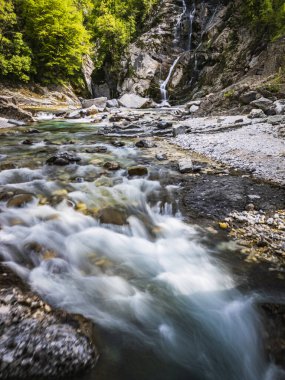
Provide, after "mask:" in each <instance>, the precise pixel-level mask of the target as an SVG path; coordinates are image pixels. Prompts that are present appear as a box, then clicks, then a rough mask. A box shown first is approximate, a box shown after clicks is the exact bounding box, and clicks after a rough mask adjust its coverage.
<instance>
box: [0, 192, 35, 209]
mask: <svg viewBox="0 0 285 380" xmlns="http://www.w3.org/2000/svg"><path fill="white" fill-rule="evenodd" d="M33 200H35V197H34V195H33V194H18V195H15V196H14V197H13V198H11V199H10V200H9V201H8V202H7V207H10V208H12V207H15V208H20V207H24V206H25V205H26V204H28V203H30V202H32V201H33Z"/></svg>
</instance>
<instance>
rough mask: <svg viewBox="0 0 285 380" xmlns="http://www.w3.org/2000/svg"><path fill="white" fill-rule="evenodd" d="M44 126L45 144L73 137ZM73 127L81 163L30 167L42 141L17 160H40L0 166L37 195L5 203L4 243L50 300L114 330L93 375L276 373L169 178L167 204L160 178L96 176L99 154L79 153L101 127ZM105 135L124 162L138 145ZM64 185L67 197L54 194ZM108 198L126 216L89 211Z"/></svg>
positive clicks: (4, 250)
mask: <svg viewBox="0 0 285 380" xmlns="http://www.w3.org/2000/svg"><path fill="white" fill-rule="evenodd" d="M44 125H45V124H43V126H44ZM63 126H64V128H62V127H63ZM38 128H40V127H38ZM42 128H43V129H42V131H43V134H42V135H41V134H39V136H38V135H37V136H38V137H37V138H38V139H39V143H40V141H42V139H43V138H45V139H46V138H49V140H50V139H51V136H54V138H56V141H61V142H62V143H63V141H66V140H67V139H68V138H70V137H69V136H68V133H67V131H68V128H70V127H68V124H64V125H59V126H58V124H55V123H54V124H52V123H50V124H49V125H48V127H46V129H44V127H42ZM76 128H77V130H78V132H77V133H74V132H73V133H72V139H73V140H75V141H78V142H77V145H75V146H76V149H77V151H78V152H82V153H80V156H81V158H82V165H69V167H67V168H66V169H62V168H53V167H47V166H43V167H35V166H36V165H38V164H36V163H37V162H38V160H39V157H41V156H40V155H41V154H42V153H40V152H42V147H41V148H39V150H37V149H38V148H36V147H31V148H28V147H24V146H22V147H21V152H18V151H17V154H19V156H16V157H15V162H16V161H17V159H18V160H19V163H20V162H21V163H22V164H25V162H31V160H36V161H35V162H33V161H32V167H31V168H30V169H28V168H23V169H20V168H19V169H11V170H4V171H2V172H1V173H0V185H1V186H2V189H5V190H6V191H16V192H17V191H22V192H26V193H30V194H31V193H32V194H35V195H36V196H37V197H35V198H34V200H33V201H31V202H30V203H27V204H26V205H25V206H24V207H23V208H19V209H17V208H11V207H7V204H6V202H5V201H3V200H2V201H1V202H0V207H1V213H0V224H1V230H0V252H1V254H2V257H3V259H4V260H5V261H6V263H7V264H8V265H10V266H11V267H12V268H13V269H14V270H16V271H18V273H20V274H21V275H22V276H23V277H24V278H26V280H27V281H28V282H29V283H30V284H31V286H32V288H33V289H34V290H35V291H36V292H39V293H40V294H41V295H42V296H43V297H44V298H45V299H47V300H48V301H49V302H51V303H52V304H53V305H55V306H58V307H60V308H63V309H66V310H68V311H69V312H74V313H80V314H83V315H85V316H86V317H87V318H90V319H91V320H93V321H94V323H95V324H96V325H97V326H99V328H100V329H101V331H103V332H105V334H106V336H109V338H108V339H109V340H108V347H107V348H106V349H103V353H104V355H103V356H102V359H101V360H102V361H103V362H104V360H105V362H106V363H105V369H104V371H102V373H101V374H100V371H99V374H97V372H96V371H95V374H94V375H92V374H91V375H90V376H91V377H90V376H89V377H88V379H89V380H91V379H95V378H96V379H97V380H106V379H108V378H112V379H114V380H123V379H124V380H125V379H134V378H135V379H138V380H146V379H156V380H174V379H175V380H176V379H181V380H189V379H191V380H273V379H274V380H277V379H278V377H277V373H276V372H277V371H276V369H275V367H274V366H271V365H268V363H267V362H266V360H265V359H264V356H263V349H262V341H261V339H260V335H261V334H260V328H261V322H260V320H259V317H258V314H257V312H256V310H255V307H254V301H255V300H254V297H250V296H245V295H242V294H241V293H240V292H239V291H238V290H237V289H236V286H235V282H234V281H233V279H232V278H231V276H230V274H229V273H228V271H227V269H226V268H224V267H223V265H222V264H221V262H219V261H217V260H216V259H214V257H213V256H212V255H211V252H210V251H209V249H207V248H206V247H205V246H203V245H202V244H201V241H200V236H199V234H198V232H197V231H196V229H195V228H193V227H192V226H189V225H186V224H185V223H183V221H182V220H181V218H179V215H178V216H176V217H175V216H173V208H172V207H171V203H172V202H175V201H174V199H175V197H174V196H172V195H171V194H172V192H173V191H175V189H173V187H169V188H167V189H166V190H167V191H168V194H169V199H170V201H169V202H170V203H169V205H168V206H167V205H166V206H164V207H162V206H163V205H162V204H161V203H160V202H158V203H156V202H154V201H151V199H152V195H155V197H156V198H157V197H158V195H159V194H160V192H161V191H162V188H161V185H160V183H159V182H158V181H152V180H150V179H147V178H145V179H132V180H131V179H127V178H126V177H125V176H124V173H123V172H119V173H118V174H115V175H113V176H110V177H109V178H104V177H100V166H96V164H94V162H95V161H96V160H95V161H94V156H92V155H90V154H86V153H84V152H86V149H87V148H88V144H89V143H88V142H89V141H90V134H92V131H93V130H94V127H93V126H92V127H90V128H87V129H86V127H85V130H84V129H83V130H80V125H78V126H77V127H76ZM97 138H98V137H97ZM79 141H80V143H79ZM103 143H104V141H103ZM101 144H102V141H101ZM3 146H5V147H7V148H5V151H3V152H2V153H3V155H4V156H5V155H7V156H9V154H10V152H12V151H13V152H15V151H16V150H15V146H16V147H18V146H19V144H18V142H16V141H15V142H14V143H13V141H11V139H9V138H7V141H6V140H5V141H4V143H3ZM105 146H106V147H108V149H109V150H110V153H108V155H109V156H108V157H106V158H105V159H107V158H109V159H110V158H114V157H115V159H116V160H119V161H121V165H122V166H124V165H128V162H130V161H131V162H132V161H133V160H134V159H135V157H136V154H137V153H136V152H135V151H134V149H132V148H129V147H126V148H114V147H111V146H110V145H108V143H105ZM93 147H94V146H93ZM89 148H90V146H89ZM24 149H26V150H25V151H23V150H24ZM28 149H29V150H28ZM46 149H51V152H52V151H53V150H52V149H54V148H53V147H51V146H46ZM65 149H66V147H65ZM73 149H74V147H73ZM23 157H26V160H27V161H25V160H23ZM101 157H102V156H101ZM97 161H98V158H97ZM91 162H93V164H91ZM94 176H95V178H98V179H97V180H94V179H93V180H92V181H90V180H89V181H86V180H83V181H74V178H78V177H81V178H82V177H83V178H90V177H91V178H92V177H93V178H94ZM59 195H65V196H63V199H61V201H58V202H54V200H53V201H51V202H48V201H47V200H48V199H53V197H56V196H59ZM108 207H111V208H112V207H113V208H114V207H115V209H116V210H125V211H126V212H127V214H128V215H129V217H128V220H127V223H125V224H123V225H121V226H120V225H118V224H112V223H109V224H102V223H100V222H99V220H98V218H96V217H94V216H92V215H93V214H94V215H96V213H97V212H98V210H100V209H104V208H108ZM33 247H42V249H41V250H39V249H38V248H37V249H35V248H33ZM46 252H48V254H47V253H46ZM110 336H111V338H110ZM130 358H131V360H130ZM108 371H109V372H108ZM92 376H94V377H92ZM280 379H281V377H280Z"/></svg>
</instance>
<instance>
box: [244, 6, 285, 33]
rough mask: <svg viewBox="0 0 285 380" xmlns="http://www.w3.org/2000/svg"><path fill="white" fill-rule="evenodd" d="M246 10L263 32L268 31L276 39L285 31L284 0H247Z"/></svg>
mask: <svg viewBox="0 0 285 380" xmlns="http://www.w3.org/2000/svg"><path fill="white" fill-rule="evenodd" d="M244 7H245V12H246V14H247V17H248V18H249V19H250V21H251V22H252V23H253V24H254V25H255V26H256V27H258V28H259V31H261V32H265V31H266V32H268V35H269V36H270V38H273V39H276V38H278V37H280V36H282V35H283V34H284V33H285V3H284V0H246V1H245V2H244Z"/></svg>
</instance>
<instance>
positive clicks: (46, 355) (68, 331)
mask: <svg viewBox="0 0 285 380" xmlns="http://www.w3.org/2000/svg"><path fill="white" fill-rule="evenodd" d="M9 278H10V276H9ZM83 323H84V322H83V321H82V324H81V322H80V318H79V317H78V319H76V317H73V316H68V318H67V316H66V315H64V313H63V312H60V311H59V312H57V313H55V312H54V311H53V310H52V308H51V307H50V306H49V305H48V304H45V303H43V302H42V301H41V300H40V299H39V298H38V297H36V296H34V295H32V294H27V295H26V294H24V293H22V292H21V291H20V290H18V289H17V288H8V289H7V290H6V289H5V290H2V289H1V291H0V326H1V334H0V378H1V379H9V378H14V379H18V380H26V379H31V378H40V379H51V378H58V377H62V376H63V377H66V378H69V377H70V376H72V375H74V374H75V373H77V372H80V371H83V370H86V369H87V368H90V367H92V366H93V365H94V364H95V363H96V351H95V348H94V347H93V345H92V344H91V341H90V339H89V338H88V337H87V336H85V335H84V334H83V333H82V332H81V331H80V328H81V327H84V326H83Z"/></svg>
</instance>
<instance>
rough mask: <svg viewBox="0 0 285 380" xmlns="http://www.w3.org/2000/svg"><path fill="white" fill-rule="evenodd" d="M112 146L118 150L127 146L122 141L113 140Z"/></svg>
mask: <svg viewBox="0 0 285 380" xmlns="http://www.w3.org/2000/svg"><path fill="white" fill-rule="evenodd" d="M111 144H112V145H113V146H115V147H116V148H121V147H123V146H125V145H126V144H125V143H124V142H123V141H120V140H113V141H111Z"/></svg>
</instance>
